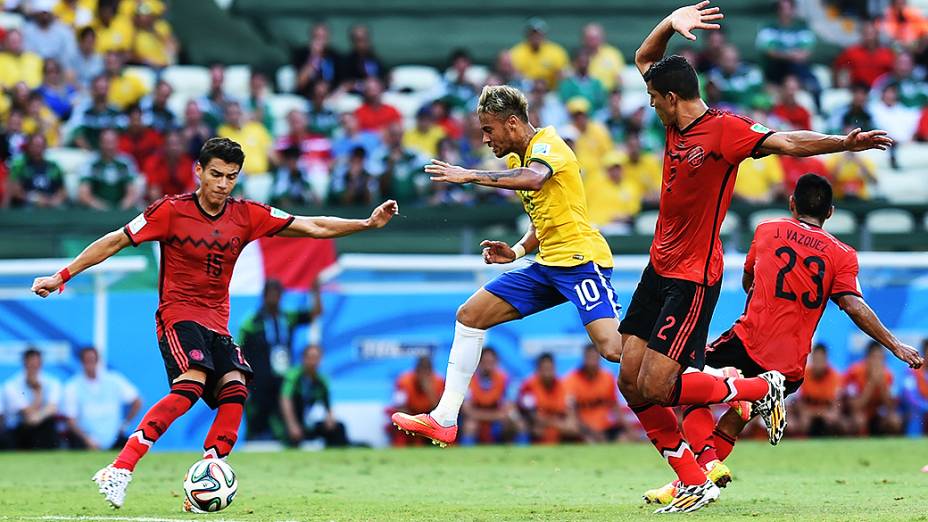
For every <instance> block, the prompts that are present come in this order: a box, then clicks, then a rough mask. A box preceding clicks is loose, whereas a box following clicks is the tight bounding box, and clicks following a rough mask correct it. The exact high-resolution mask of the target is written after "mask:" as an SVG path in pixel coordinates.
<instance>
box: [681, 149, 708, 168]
mask: <svg viewBox="0 0 928 522" xmlns="http://www.w3.org/2000/svg"><path fill="white" fill-rule="evenodd" d="M705 160H706V151H705V149H703V148H702V147H700V146H699V145H697V146H695V147H693V148H692V149H690V151H689V152H687V153H686V162H687V163H689V164H690V165H691V166H692V167H693V168H698V167H699V166H700V165H702V162H703V161H705Z"/></svg>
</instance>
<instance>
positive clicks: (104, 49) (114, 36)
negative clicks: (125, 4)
mask: <svg viewBox="0 0 928 522" xmlns="http://www.w3.org/2000/svg"><path fill="white" fill-rule="evenodd" d="M118 3H119V0H97V16H96V17H95V18H94V21H93V23H92V24H91V25H90V27H92V28H93V30H94V32H95V33H96V34H97V52H98V53H100V54H106V53H108V52H110V51H117V52H124V53H128V52H130V51H131V49H132V36H133V34H134V31H135V28H134V27H133V26H132V20H131V19H130V18H127V17H125V16H118V13H117V11H116V7H117V4H118ZM130 5H131V3H130Z"/></svg>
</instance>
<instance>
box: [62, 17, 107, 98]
mask: <svg viewBox="0 0 928 522" xmlns="http://www.w3.org/2000/svg"><path fill="white" fill-rule="evenodd" d="M68 68H69V69H71V70H72V71H74V79H75V80H76V81H77V85H78V87H80V88H81V89H87V88H88V87H90V84H91V82H93V79H94V78H96V77H97V76H99V75H100V74H102V73H103V55H101V54H100V53H98V52H97V33H96V32H95V31H94V30H93V28H92V27H84V28H82V29H81V30H80V31H78V32H77V54H75V56H74V59H73V61H72V62H71V63H70V64H69V66H68Z"/></svg>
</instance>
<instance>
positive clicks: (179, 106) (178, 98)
mask: <svg viewBox="0 0 928 522" xmlns="http://www.w3.org/2000/svg"><path fill="white" fill-rule="evenodd" d="M189 99H190V97H189V96H187V95H186V94H183V93H178V92H175V93H174V94H172V95H171V97H170V98H168V109H169V110H170V111H171V112H172V113H173V114H174V116H175V117H177V121H178V123H183V122H184V119H185V118H184V109H185V108H186V106H187V100H189Z"/></svg>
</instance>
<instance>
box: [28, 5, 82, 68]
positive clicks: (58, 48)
mask: <svg viewBox="0 0 928 522" xmlns="http://www.w3.org/2000/svg"><path fill="white" fill-rule="evenodd" d="M56 3H57V1H56V0H32V2H30V4H29V5H30V7H31V8H32V16H31V17H30V19H29V20H28V21H27V22H26V25H24V26H23V35H22V36H23V41H24V43H25V48H26V50H27V51H31V52H33V53H35V54H37V55H39V56H41V57H42V59H44V60H48V59H52V60H55V61H57V62H58V63H61V64H70V63H71V62H72V61H73V60H74V56H75V55H76V54H77V42H76V41H75V39H74V31H73V30H72V29H71V28H70V27H68V26H67V25H65V24H63V23H61V22H59V21H57V20H55V15H54V13H53V12H52V11H53V10H54V7H55V4H56Z"/></svg>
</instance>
